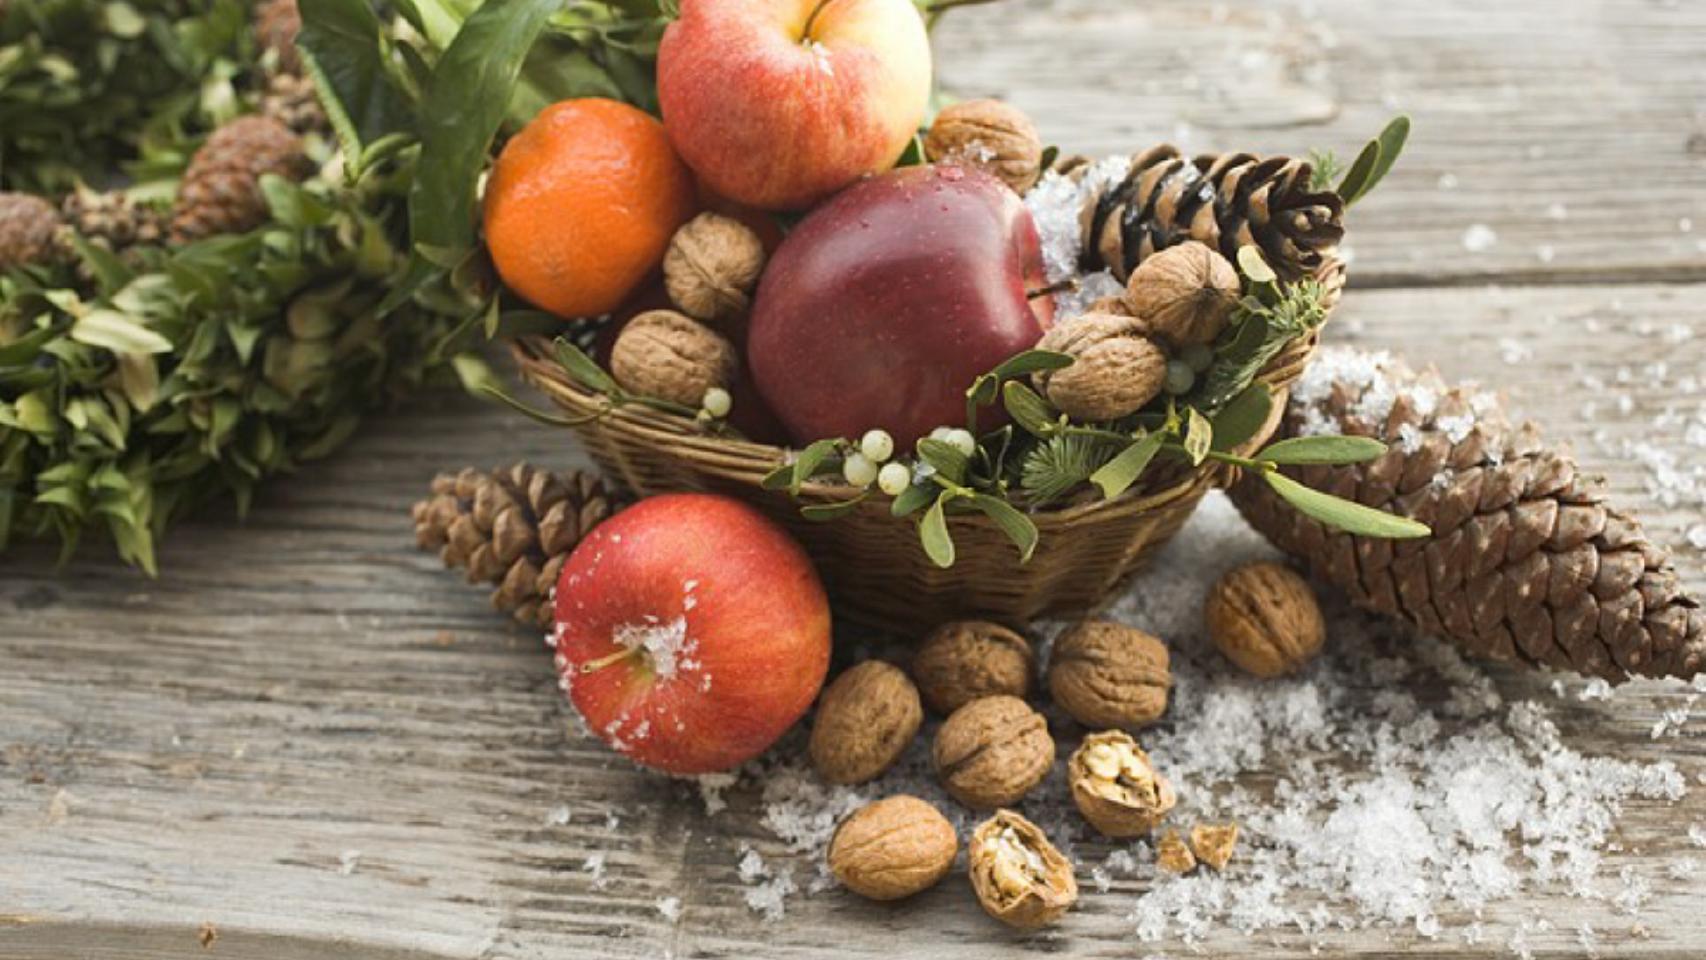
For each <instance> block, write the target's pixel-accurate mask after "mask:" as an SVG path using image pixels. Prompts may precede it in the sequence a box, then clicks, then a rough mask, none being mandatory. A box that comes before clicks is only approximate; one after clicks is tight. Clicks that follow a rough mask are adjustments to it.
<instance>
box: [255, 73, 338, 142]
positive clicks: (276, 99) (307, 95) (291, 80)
mask: <svg viewBox="0 0 1706 960" xmlns="http://www.w3.org/2000/svg"><path fill="white" fill-rule="evenodd" d="M261 113H263V114H265V115H266V116H269V117H272V118H273V119H274V120H277V121H278V122H279V123H282V124H284V125H285V126H287V127H289V128H290V129H291V130H292V131H294V132H295V133H298V134H301V135H303V136H306V135H308V134H310V133H325V132H328V131H330V130H331V123H330V121H328V120H327V119H326V111H325V110H324V109H323V108H322V107H321V106H320V96H319V94H318V93H317V92H315V90H314V81H312V80H310V79H308V78H307V77H304V76H301V75H298V74H293V73H278V74H274V75H273V76H272V77H270V78H269V79H268V80H267V92H266V95H265V96H263V97H262V98H261Z"/></svg>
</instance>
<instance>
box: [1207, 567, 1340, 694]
mask: <svg viewBox="0 0 1706 960" xmlns="http://www.w3.org/2000/svg"><path fill="white" fill-rule="evenodd" d="M1204 615H1205V617H1206V619H1207V620H1208V635H1209V639H1210V640H1212V641H1213V642H1214V645H1215V647H1216V648H1218V649H1219V650H1220V652H1221V653H1222V654H1224V655H1225V656H1226V659H1228V660H1231V661H1232V662H1233V663H1235V664H1237V665H1238V666H1239V667H1241V668H1243V669H1244V670H1245V671H1246V672H1248V673H1253V674H1255V675H1256V676H1258V677H1278V676H1283V675H1285V674H1287V673H1291V672H1293V671H1295V670H1297V669H1298V668H1300V667H1302V666H1303V665H1304V664H1306V663H1308V662H1309V661H1310V660H1313V659H1315V656H1316V655H1317V654H1319V653H1320V652H1321V647H1322V645H1323V644H1324V643H1325V642H1326V639H1327V626H1326V623H1325V621H1323V620H1322V618H1321V607H1320V606H1319V605H1318V604H1317V603H1316V602H1315V591H1313V590H1311V589H1310V587H1309V581H1307V580H1305V579H1303V578H1302V577H1301V576H1299V575H1298V574H1297V573H1296V572H1295V571H1293V570H1292V569H1291V568H1290V567H1286V566H1282V565H1281V564H1277V563H1252V564H1248V565H1246V566H1242V567H1239V568H1238V569H1236V570H1233V571H1232V572H1230V573H1228V574H1227V575H1226V576H1224V577H1221V578H1220V582H1218V583H1216V584H1215V585H1214V589H1213V590H1211V591H1210V592H1209V595H1208V603H1207V606H1206V607H1205V610H1204Z"/></svg>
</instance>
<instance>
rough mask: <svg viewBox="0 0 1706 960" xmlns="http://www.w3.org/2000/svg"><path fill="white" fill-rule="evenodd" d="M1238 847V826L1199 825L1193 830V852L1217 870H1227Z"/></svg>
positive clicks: (1229, 824)
mask: <svg viewBox="0 0 1706 960" xmlns="http://www.w3.org/2000/svg"><path fill="white" fill-rule="evenodd" d="M1237 846H1238V824H1236V823H1199V824H1197V825H1196V826H1194V827H1192V828H1191V852H1192V853H1194V854H1196V856H1197V859H1198V860H1199V861H1201V862H1203V863H1206V864H1208V865H1209V866H1211V867H1213V868H1214V869H1216V870H1224V869H1226V864H1227V862H1228V861H1230V860H1231V859H1232V851H1233V849H1234V848H1235V847H1237Z"/></svg>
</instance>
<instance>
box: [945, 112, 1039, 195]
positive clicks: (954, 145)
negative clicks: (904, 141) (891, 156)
mask: <svg viewBox="0 0 1706 960" xmlns="http://www.w3.org/2000/svg"><path fill="white" fill-rule="evenodd" d="M924 155H925V156H927V157H929V158H930V162H931V163H943V162H947V163H959V164H964V165H966V166H971V167H976V168H978V169H980V170H983V171H985V172H987V173H991V174H994V175H995V176H996V177H997V178H998V179H1000V180H1001V182H1003V183H1005V184H1007V186H1009V187H1011V188H1013V191H1014V192H1015V193H1019V194H1023V193H1024V192H1025V191H1027V190H1029V189H1031V187H1032V186H1034V185H1035V184H1036V182H1037V178H1038V177H1039V176H1041V174H1042V162H1043V142H1042V138H1041V137H1040V136H1038V134H1037V128H1036V125H1035V124H1033V123H1031V118H1030V117H1027V116H1025V114H1024V112H1023V111H1021V110H1019V109H1018V108H1017V107H1014V106H1011V105H1009V104H1005V103H1002V102H1001V101H999V100H965V101H961V102H960V103H955V104H950V105H949V106H947V107H944V108H943V109H942V112H941V113H939V114H937V115H936V120H935V122H934V123H932V124H930V129H929V131H927V132H926V133H925V134H924Z"/></svg>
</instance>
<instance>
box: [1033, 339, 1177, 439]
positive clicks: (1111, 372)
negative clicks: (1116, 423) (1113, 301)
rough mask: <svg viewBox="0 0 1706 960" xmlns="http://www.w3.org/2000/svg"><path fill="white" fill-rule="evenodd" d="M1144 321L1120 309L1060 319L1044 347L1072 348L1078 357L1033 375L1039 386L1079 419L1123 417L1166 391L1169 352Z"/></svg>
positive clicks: (1039, 343) (1040, 345)
mask: <svg viewBox="0 0 1706 960" xmlns="http://www.w3.org/2000/svg"><path fill="white" fill-rule="evenodd" d="M1145 329H1146V328H1145V326H1144V321H1142V320H1140V319H1138V318H1136V317H1130V316H1125V315H1123V314H1117V313H1086V314H1081V315H1079V316H1077V317H1074V318H1073V319H1071V320H1068V321H1066V322H1065V323H1061V324H1057V325H1055V326H1054V327H1052V328H1051V329H1050V330H1049V331H1048V333H1045V334H1043V337H1042V339H1041V340H1039V341H1037V348H1038V349H1039V350H1053V351H1055V352H1057V353H1065V354H1069V355H1070V356H1071V357H1072V358H1073V360H1074V363H1073V364H1072V366H1070V367H1066V368H1064V369H1061V370H1052V371H1044V372H1041V373H1037V374H1035V375H1033V377H1032V380H1033V382H1034V383H1035V384H1036V386H1037V389H1038V390H1039V391H1041V392H1042V393H1043V395H1044V396H1046V397H1048V399H1049V402H1050V403H1052V404H1054V405H1055V407H1057V408H1058V409H1059V410H1060V412H1062V413H1064V414H1066V415H1067V416H1069V417H1071V418H1073V419H1075V420H1092V421H1094V420H1118V419H1119V418H1121V417H1124V416H1127V415H1129V414H1133V413H1136V412H1137V411H1139V410H1141V409H1143V407H1144V405H1145V404H1147V403H1149V401H1151V400H1153V399H1155V397H1156V396H1157V395H1158V394H1159V393H1160V392H1161V387H1162V385H1163V384H1164V383H1165V382H1166V380H1167V355H1166V354H1165V353H1163V352H1162V351H1161V348H1160V347H1157V346H1156V345H1155V344H1154V342H1153V341H1151V340H1150V339H1149V338H1148V337H1147V336H1145Z"/></svg>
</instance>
